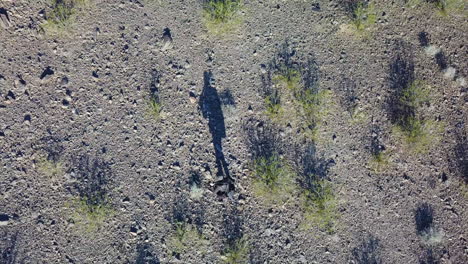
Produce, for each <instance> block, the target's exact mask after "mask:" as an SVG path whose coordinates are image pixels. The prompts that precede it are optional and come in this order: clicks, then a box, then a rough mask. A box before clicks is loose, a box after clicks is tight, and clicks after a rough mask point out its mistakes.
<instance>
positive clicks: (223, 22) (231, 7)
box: [203, 0, 242, 35]
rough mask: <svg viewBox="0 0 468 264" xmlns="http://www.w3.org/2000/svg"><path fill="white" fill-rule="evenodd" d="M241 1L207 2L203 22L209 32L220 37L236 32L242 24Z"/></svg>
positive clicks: (218, 0) (206, 0) (210, 0)
mask: <svg viewBox="0 0 468 264" xmlns="http://www.w3.org/2000/svg"><path fill="white" fill-rule="evenodd" d="M241 9H242V2H241V0H205V3H204V8H203V20H204V23H205V26H206V28H207V29H208V32H209V33H211V34H215V35H219V34H224V33H227V32H229V31H232V30H234V29H235V28H236V27H237V26H238V25H239V24H240V22H241V16H240V11H241Z"/></svg>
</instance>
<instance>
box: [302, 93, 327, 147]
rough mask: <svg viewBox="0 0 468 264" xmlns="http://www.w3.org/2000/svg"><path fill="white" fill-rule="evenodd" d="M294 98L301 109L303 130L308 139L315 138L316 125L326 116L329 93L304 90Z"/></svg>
mask: <svg viewBox="0 0 468 264" xmlns="http://www.w3.org/2000/svg"><path fill="white" fill-rule="evenodd" d="M296 98H297V100H298V102H299V104H300V106H301V108H302V115H303V124H304V126H303V130H304V131H305V134H306V135H308V136H309V137H310V138H312V139H315V138H316V136H317V129H318V127H317V126H318V125H320V124H321V122H322V121H323V120H324V119H325V116H326V115H327V114H328V111H329V109H328V107H327V104H329V103H330V98H331V91H329V90H320V91H318V90H315V89H304V90H302V91H300V92H298V93H297V95H296Z"/></svg>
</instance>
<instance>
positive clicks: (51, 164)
mask: <svg viewBox="0 0 468 264" xmlns="http://www.w3.org/2000/svg"><path fill="white" fill-rule="evenodd" d="M37 169H38V171H39V172H41V173H42V174H44V175H47V176H49V177H51V178H54V177H57V176H59V175H60V174H62V173H63V172H64V167H63V165H62V163H61V162H59V161H57V162H55V161H54V160H49V159H46V158H42V159H40V160H39V162H38V165H37Z"/></svg>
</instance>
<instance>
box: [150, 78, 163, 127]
mask: <svg viewBox="0 0 468 264" xmlns="http://www.w3.org/2000/svg"><path fill="white" fill-rule="evenodd" d="M160 79H161V74H160V73H159V72H158V71H156V70H153V72H152V73H151V83H150V93H149V100H148V113H149V115H150V116H151V117H153V118H155V119H159V118H160V117H161V113H162V110H163V106H162V103H161V97H160V96H159V86H160Z"/></svg>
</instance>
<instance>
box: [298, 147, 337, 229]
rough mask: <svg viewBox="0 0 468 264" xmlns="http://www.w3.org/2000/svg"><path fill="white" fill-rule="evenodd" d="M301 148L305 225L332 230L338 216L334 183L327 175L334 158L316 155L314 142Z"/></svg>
mask: <svg viewBox="0 0 468 264" xmlns="http://www.w3.org/2000/svg"><path fill="white" fill-rule="evenodd" d="M298 152H299V153H298V157H297V158H296V160H297V164H296V167H297V170H298V176H299V187H300V189H301V199H302V207H303V210H304V222H303V227H304V228H306V229H309V228H311V227H313V226H317V227H318V228H319V229H320V230H324V231H326V232H328V233H332V232H334V229H335V224H336V221H337V219H338V217H339V214H338V201H337V199H336V197H335V191H334V188H335V187H334V184H333V183H332V182H331V181H330V179H329V178H328V177H327V174H328V170H329V168H330V166H331V165H332V164H333V161H326V160H324V159H322V158H319V157H317V154H316V149H315V146H314V145H310V146H308V147H306V148H305V149H303V150H301V149H299V151H298Z"/></svg>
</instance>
